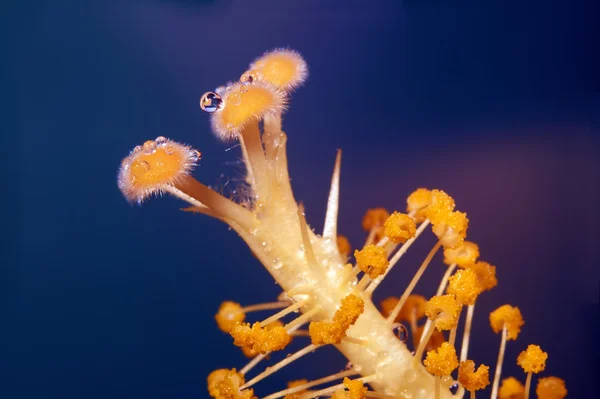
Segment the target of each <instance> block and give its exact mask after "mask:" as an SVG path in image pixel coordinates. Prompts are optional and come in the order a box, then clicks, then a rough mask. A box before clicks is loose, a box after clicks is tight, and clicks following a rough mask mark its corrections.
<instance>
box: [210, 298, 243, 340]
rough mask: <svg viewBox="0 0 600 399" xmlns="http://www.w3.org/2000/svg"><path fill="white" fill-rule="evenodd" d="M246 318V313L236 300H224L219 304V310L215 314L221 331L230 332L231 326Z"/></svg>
mask: <svg viewBox="0 0 600 399" xmlns="http://www.w3.org/2000/svg"><path fill="white" fill-rule="evenodd" d="M245 319H246V314H245V313H244V311H243V310H242V306H241V305H240V304H239V303H237V302H232V301H225V302H223V303H222V304H221V306H219V312H218V313H217V314H216V315H215V320H216V321H217V325H218V326H219V329H221V331H223V332H226V333H228V332H230V331H231V330H232V329H233V327H235V326H236V325H238V324H240V323H242V322H243V321H244V320H245Z"/></svg>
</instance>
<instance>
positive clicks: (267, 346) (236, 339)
mask: <svg viewBox="0 0 600 399" xmlns="http://www.w3.org/2000/svg"><path fill="white" fill-rule="evenodd" d="M230 334H231V336H232V337H233V344H234V345H236V346H239V347H241V348H242V347H246V348H249V349H251V350H252V351H254V352H257V353H262V354H266V353H268V352H273V351H279V350H282V349H284V348H285V347H286V346H287V345H288V344H289V343H290V342H291V341H292V337H291V335H290V334H289V333H288V332H287V331H286V329H285V328H284V327H283V326H281V325H274V324H273V325H267V326H265V327H261V325H260V323H258V322H257V323H254V324H253V325H252V327H250V324H248V323H243V324H240V325H237V326H235V327H234V328H233V329H232V330H231V332H230Z"/></svg>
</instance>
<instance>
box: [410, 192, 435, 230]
mask: <svg viewBox="0 0 600 399" xmlns="http://www.w3.org/2000/svg"><path fill="white" fill-rule="evenodd" d="M429 205H431V191H430V190H428V189H426V188H418V189H416V190H415V191H413V192H412V193H411V194H410V195H409V196H408V198H407V199H406V211H407V212H408V213H411V212H412V213H414V215H415V220H416V221H417V222H419V223H421V222H423V221H424V220H425V219H427V208H428V207H429Z"/></svg>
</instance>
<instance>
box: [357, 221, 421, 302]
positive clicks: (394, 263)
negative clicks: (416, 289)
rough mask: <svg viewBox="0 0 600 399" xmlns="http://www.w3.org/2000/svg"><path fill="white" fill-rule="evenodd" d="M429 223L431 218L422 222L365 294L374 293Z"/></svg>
mask: <svg viewBox="0 0 600 399" xmlns="http://www.w3.org/2000/svg"><path fill="white" fill-rule="evenodd" d="M409 215H410V214H409ZM428 225H429V220H425V221H424V222H423V223H421V225H420V226H419V228H418V229H417V232H416V233H415V236H414V237H412V238H410V239H408V240H407V241H406V242H405V243H404V244H403V245H402V246H401V247H400V249H399V250H398V251H397V252H396V253H395V254H394V256H393V257H392V258H391V259H390V265H389V266H388V268H387V269H386V271H385V273H383V274H382V275H381V276H379V277H377V278H376V279H375V280H373V281H372V282H371V284H369V286H368V287H367V289H366V290H365V294H367V295H372V294H373V291H375V289H376V288H377V286H379V284H381V282H382V281H383V279H384V278H385V277H386V276H387V275H388V274H389V272H390V270H392V267H394V265H396V263H398V261H399V260H400V258H401V257H402V256H403V255H404V254H405V253H406V251H408V249H409V248H410V246H411V245H412V244H413V243H414V242H415V240H416V239H417V238H419V236H420V235H421V233H422V232H423V231H424V230H425V228H426V227H427V226H428Z"/></svg>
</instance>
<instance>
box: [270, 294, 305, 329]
mask: <svg viewBox="0 0 600 399" xmlns="http://www.w3.org/2000/svg"><path fill="white" fill-rule="evenodd" d="M307 302H308V299H304V300H302V301H298V302H296V303H294V304H293V305H290V306H288V307H287V308H285V309H283V310H282V311H280V312H277V313H275V314H274V315H273V316H271V317H268V318H266V319H264V320H263V321H261V322H260V326H261V327H264V326H266V325H267V324H270V323H272V322H274V321H275V320H279V319H281V318H282V317H284V316H286V315H288V314H290V313H292V312H294V311H296V310H298V309H300V308H301V307H302V306H304V305H306V303H307ZM288 330H289V329H288Z"/></svg>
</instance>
